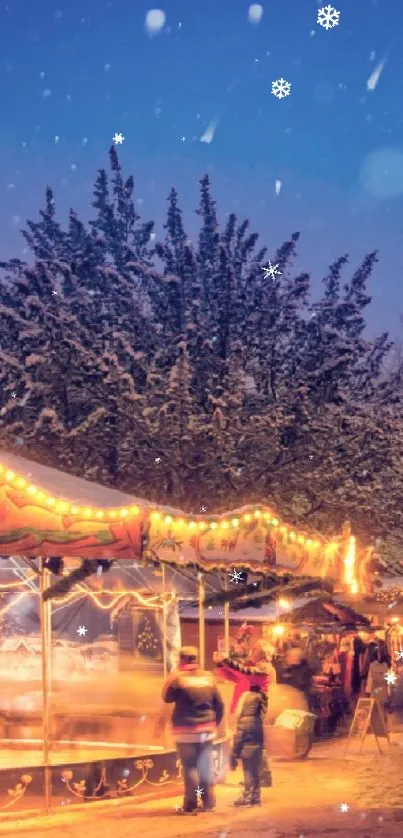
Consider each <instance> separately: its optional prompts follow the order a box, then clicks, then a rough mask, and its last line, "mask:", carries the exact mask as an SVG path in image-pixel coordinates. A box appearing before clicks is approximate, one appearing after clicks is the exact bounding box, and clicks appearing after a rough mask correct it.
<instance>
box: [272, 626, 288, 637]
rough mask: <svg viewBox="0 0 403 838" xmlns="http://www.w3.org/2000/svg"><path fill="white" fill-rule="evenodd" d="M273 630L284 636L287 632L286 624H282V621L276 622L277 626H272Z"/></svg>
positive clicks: (279, 635)
mask: <svg viewBox="0 0 403 838" xmlns="http://www.w3.org/2000/svg"><path fill="white" fill-rule="evenodd" d="M272 632H273V634H274V635H275V636H276V637H282V635H283V634H284V632H285V628H284V626H282V625H280V623H276V625H275V626H273V628H272Z"/></svg>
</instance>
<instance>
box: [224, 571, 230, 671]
mask: <svg viewBox="0 0 403 838" xmlns="http://www.w3.org/2000/svg"><path fill="white" fill-rule="evenodd" d="M224 590H225V591H227V590H228V580H227V577H225V580H224ZM224 649H225V654H226V655H227V657H228V655H229V602H224Z"/></svg>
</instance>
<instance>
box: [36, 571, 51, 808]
mask: <svg viewBox="0 0 403 838" xmlns="http://www.w3.org/2000/svg"><path fill="white" fill-rule="evenodd" d="M40 566H41V576H40V588H39V608H40V618H41V634H42V700H43V720H42V726H43V766H44V797H45V811H46V812H49V811H50V809H51V797H52V776H51V767H50V765H49V753H50V725H51V720H50V685H51V656H52V605H51V600H50V599H49V600H47V601H44V599H43V593H44V592H45V591H46V589H47V587H48V582H49V577H50V574H49V571H48V570H46V568H45V559H44V558H41V559H40Z"/></svg>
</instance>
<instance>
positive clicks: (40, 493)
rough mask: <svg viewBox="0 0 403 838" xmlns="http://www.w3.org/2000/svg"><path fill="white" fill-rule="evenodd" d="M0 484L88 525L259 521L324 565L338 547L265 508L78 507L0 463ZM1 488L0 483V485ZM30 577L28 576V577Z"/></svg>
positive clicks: (233, 526) (350, 575)
mask: <svg viewBox="0 0 403 838" xmlns="http://www.w3.org/2000/svg"><path fill="white" fill-rule="evenodd" d="M0 481H1V482H2V483H3V485H4V484H6V486H7V487H9V489H14V490H15V491H16V492H18V498H19V502H20V505H21V499H22V500H25V501H26V503H27V504H29V503H30V502H31V503H32V504H33V505H34V506H36V507H38V508H40V509H41V508H42V509H43V510H47V511H49V512H53V513H56V514H59V515H63V516H69V517H71V518H72V519H73V523H74V521H77V523H78V522H81V523H84V522H87V523H91V522H94V521H102V520H104V521H105V523H107V522H108V521H109V522H111V523H112V522H113V521H119V520H121V521H124V520H127V519H130V518H131V517H135V516H138V515H140V513H143V515H144V516H145V517H148V515H149V517H150V521H151V523H152V524H154V526H155V529H156V530H157V531H158V530H161V529H164V528H165V532H166V533H167V534H168V533H171V534H175V533H180V532H181V533H182V534H183V530H185V531H187V532H189V534H202V533H207V532H208V533H214V532H215V531H217V532H218V533H219V534H221V535H224V534H228V535H230V533H231V531H232V532H233V533H234V534H235V532H236V530H237V528H239V527H240V526H241V525H243V526H245V525H248V524H250V523H251V522H253V521H256V522H259V523H260V522H261V523H262V524H264V525H266V527H269V528H271V529H273V530H274V532H275V535H276V537H277V536H278V537H279V538H280V539H281V540H282V542H283V543H289V544H290V545H295V546H299V547H302V548H304V549H305V550H307V551H309V552H310V553H315V552H317V551H319V550H322V551H324V562H325V565H326V563H327V561H328V560H329V558H330V557H331V556H332V555H334V553H335V552H336V551H337V550H338V549H339V547H340V539H337V538H334V539H333V540H330V541H329V540H326V539H324V538H323V537H322V536H319V534H317V533H316V534H315V535H309V534H307V533H306V532H297V531H296V530H295V529H294V528H293V527H291V526H288V525H285V524H284V523H282V522H281V521H280V520H279V518H278V517H277V516H276V515H275V514H273V512H272V511H271V510H270V509H269V508H267V507H265V506H262V507H257V508H252V507H250V508H249V507H244V509H243V511H242V512H241V513H240V514H239V513H238V514H237V513H232V514H231V513H229V514H228V513H227V515H225V514H224V515H222V516H221V515H217V516H205V515H203V516H194V515H185V514H179V515H175V514H171V513H169V512H166V511H163V510H162V509H161V508H155V507H152V506H151V505H149V504H145V505H144V507H140V506H138V505H128V506H124V507H117V508H111V509H109V508H103V509H101V508H98V507H94V506H88V505H78V504H76V503H74V502H73V501H67V500H63V499H57V498H56V497H53V496H52V495H50V494H49V493H47V492H45V491H44V490H43V489H41V488H39V487H38V486H35V485H34V484H32V483H30V482H29V480H27V479H26V478H25V477H22V476H21V475H20V474H17V473H16V472H15V471H13V470H12V469H10V468H8V467H7V466H5V465H4V464H0ZM0 485H1V484H0ZM355 558H356V549H355V538H354V536H349V538H348V539H347V551H346V553H345V558H344V577H345V578H344V581H345V583H346V584H347V585H348V587H349V588H350V590H351V591H352V592H355V590H356V589H357V580H356V568H355ZM31 578H32V577H31Z"/></svg>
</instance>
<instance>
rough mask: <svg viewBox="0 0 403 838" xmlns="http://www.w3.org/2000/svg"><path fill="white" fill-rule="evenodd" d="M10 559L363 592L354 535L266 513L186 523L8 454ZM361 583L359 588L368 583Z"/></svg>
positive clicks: (4, 456) (2, 501)
mask: <svg viewBox="0 0 403 838" xmlns="http://www.w3.org/2000/svg"><path fill="white" fill-rule="evenodd" d="M0 551H1V553H2V554H3V555H12V554H19V555H24V556H30V557H36V556H56V555H59V556H65V557H68V556H72V557H78V558H94V559H100V558H105V559H110V560H118V559H132V560H133V559H134V560H143V561H145V562H150V563H153V562H154V563H157V564H159V563H164V564H167V565H171V566H174V567H181V566H183V567H189V566H193V567H197V568H199V569H202V570H212V569H221V570H225V571H229V572H230V574H231V573H232V577H233V578H232V580H231V576H230V580H231V581H232V583H233V584H237V581H239V580H237V574H236V573H234V571H236V569H237V568H240V567H244V568H248V569H250V570H252V571H255V572H266V573H267V572H268V571H269V570H270V571H271V572H273V571H274V572H280V573H287V572H291V573H295V574H298V575H299V574H301V575H304V576H315V577H317V576H321V577H327V578H330V579H333V580H335V581H338V582H340V581H343V583H344V585H345V586H347V587H349V588H350V590H352V591H354V590H358V588H361V587H365V584H364V582H365V579H364V576H365V562H359V564H358V565H357V566H356V550H355V539H354V537H353V536H352V535H351V533H350V532H349V531H346V532H344V533H342V534H341V535H340V537H339V538H334V539H332V540H326V539H325V538H323V537H322V536H321V535H320V534H318V533H309V532H297V531H296V530H294V528H293V527H292V526H289V525H286V524H284V523H282V522H281V520H280V518H279V517H278V515H277V513H276V512H275V511H274V510H272V509H270V508H269V507H267V506H265V505H261V506H259V507H256V506H244V507H242V508H241V509H237V510H232V511H229V512H228V513H227V514H224V515H214V514H208V513H207V510H206V512H205V513H203V514H196V515H193V516H190V515H187V514H185V513H183V512H181V510H177V509H173V508H169V507H166V506H155V505H154V504H151V503H149V502H148V501H147V500H141V499H139V498H136V497H134V496H131V495H128V494H124V493H121V492H118V491H116V490H114V489H109V488H106V487H104V486H100V485H98V484H95V483H91V482H89V481H87V480H82V479H81V478H78V477H73V476H72V475H68V474H65V473H64V472H61V471H58V470H57V469H53V468H49V467H47V466H42V465H39V464H37V463H35V462H32V461H30V460H26V459H24V458H22V457H18V456H17V455H15V454H10V453H8V452H5V451H0ZM360 574H361V576H362V578H361V576H360Z"/></svg>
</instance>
